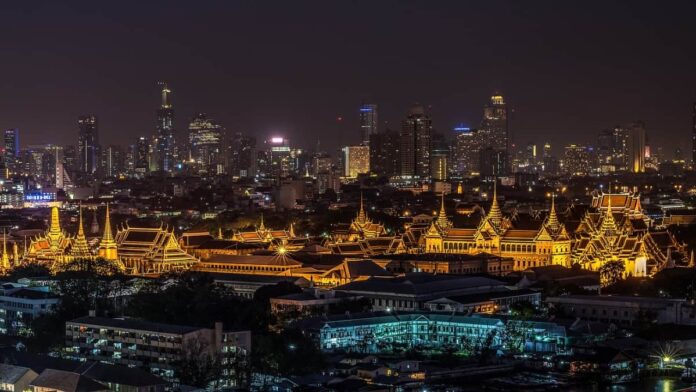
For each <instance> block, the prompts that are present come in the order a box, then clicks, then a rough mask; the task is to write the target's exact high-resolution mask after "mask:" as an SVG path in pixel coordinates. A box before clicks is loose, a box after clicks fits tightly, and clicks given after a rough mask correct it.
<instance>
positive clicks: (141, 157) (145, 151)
mask: <svg viewBox="0 0 696 392" xmlns="http://www.w3.org/2000/svg"><path fill="white" fill-rule="evenodd" d="M131 154H132V155H133V172H134V173H135V175H136V176H144V175H145V174H146V173H147V172H148V171H149V170H150V143H149V142H148V140H147V138H146V137H145V136H140V137H139V138H138V139H137V140H136V141H135V144H134V145H133V152H132V153H131Z"/></svg>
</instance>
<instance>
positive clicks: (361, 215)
mask: <svg viewBox="0 0 696 392" xmlns="http://www.w3.org/2000/svg"><path fill="white" fill-rule="evenodd" d="M357 221H358V223H365V222H366V221H367V214H366V213H365V205H364V203H363V193H362V192H360V211H358V218H357Z"/></svg>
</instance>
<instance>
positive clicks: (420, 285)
mask: <svg viewBox="0 0 696 392" xmlns="http://www.w3.org/2000/svg"><path fill="white" fill-rule="evenodd" d="M335 290H336V291H341V292H344V293H348V294H352V295H357V296H362V297H365V298H368V299H370V301H371V303H372V309H373V310H395V311H396V310H398V311H414V310H423V309H425V308H426V306H425V304H426V302H428V301H432V300H435V299H439V298H443V297H451V296H458V295H466V294H482V293H495V292H505V291H509V289H507V288H506V287H505V283H504V282H501V281H499V280H495V279H491V278H486V277H481V276H457V275H431V274H425V273H414V274H406V275H405V276H400V277H396V278H379V277H375V278H370V279H367V280H361V281H355V282H351V283H348V284H345V285H342V286H338V287H336V288H335Z"/></svg>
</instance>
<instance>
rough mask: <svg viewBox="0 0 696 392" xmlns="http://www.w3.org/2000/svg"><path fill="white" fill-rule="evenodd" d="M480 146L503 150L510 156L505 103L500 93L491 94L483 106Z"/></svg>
mask: <svg viewBox="0 0 696 392" xmlns="http://www.w3.org/2000/svg"><path fill="white" fill-rule="evenodd" d="M479 133H480V135H481V140H482V144H483V145H482V146H481V147H482V148H487V147H491V148H493V149H494V150H499V151H505V153H506V154H507V155H508V156H510V145H509V143H510V136H509V130H508V111H507V104H506V103H505V99H504V98H503V96H502V95H493V96H492V97H491V101H490V102H489V103H488V104H487V105H486V106H484V108H483V120H482V122H481V129H480V130H479Z"/></svg>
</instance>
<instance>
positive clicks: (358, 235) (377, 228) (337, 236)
mask: <svg viewBox="0 0 696 392" xmlns="http://www.w3.org/2000/svg"><path fill="white" fill-rule="evenodd" d="M385 233H386V230H385V229H384V225H382V224H379V223H375V222H373V221H372V220H371V219H370V218H369V217H368V216H367V213H366V212H365V205H364V203H363V197H362V194H361V195H360V210H359V211H358V215H357V216H356V217H355V219H353V221H352V222H351V223H350V225H339V226H338V227H337V228H336V229H335V230H333V231H332V237H333V240H334V241H335V242H355V241H360V240H364V239H368V238H376V237H379V236H382V235H384V234H385Z"/></svg>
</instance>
